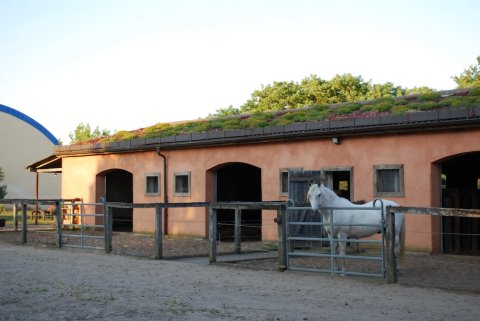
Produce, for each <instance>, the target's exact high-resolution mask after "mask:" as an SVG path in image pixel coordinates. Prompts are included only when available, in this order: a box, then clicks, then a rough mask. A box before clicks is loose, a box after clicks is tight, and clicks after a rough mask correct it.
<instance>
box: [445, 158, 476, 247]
mask: <svg viewBox="0 0 480 321" xmlns="http://www.w3.org/2000/svg"><path fill="white" fill-rule="evenodd" d="M479 164H480V152H476V153H468V154H461V155H457V156H454V157H452V158H449V159H448V160H445V161H444V162H442V164H441V169H442V207H447V208H467V209H480V166H479ZM479 234H480V219H478V218H469V217H443V218H442V247H443V253H452V254H474V255H480V236H479Z"/></svg>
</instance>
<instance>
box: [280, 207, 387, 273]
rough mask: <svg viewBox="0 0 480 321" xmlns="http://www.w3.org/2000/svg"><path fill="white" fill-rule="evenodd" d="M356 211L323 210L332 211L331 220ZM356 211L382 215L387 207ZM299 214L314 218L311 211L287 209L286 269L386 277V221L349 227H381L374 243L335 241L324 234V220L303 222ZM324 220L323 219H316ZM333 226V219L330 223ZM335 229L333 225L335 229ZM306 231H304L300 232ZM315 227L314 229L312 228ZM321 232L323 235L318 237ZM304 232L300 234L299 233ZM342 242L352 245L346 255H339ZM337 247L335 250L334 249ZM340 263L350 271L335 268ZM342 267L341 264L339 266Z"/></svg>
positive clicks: (351, 240) (301, 208) (366, 208)
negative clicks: (373, 212)
mask: <svg viewBox="0 0 480 321" xmlns="http://www.w3.org/2000/svg"><path fill="white" fill-rule="evenodd" d="M351 209H352V208H349V207H347V208H340V207H335V208H333V207H332V208H323V210H326V211H328V214H329V215H330V217H332V216H333V215H335V211H336V210H351ZM355 209H356V210H359V209H361V210H378V211H381V212H382V217H384V215H383V206H382V207H381V208H378V207H362V208H355ZM298 212H307V213H308V214H307V216H310V217H311V216H313V215H312V214H311V212H310V208H309V207H287V209H286V215H285V216H286V217H285V219H286V222H285V223H286V241H287V244H286V247H287V253H286V268H287V269H290V270H299V271H309V272H329V273H333V274H348V275H362V276H370V277H381V278H384V277H385V249H384V240H385V233H384V231H385V220H384V219H382V221H381V222H379V223H378V224H377V225H365V224H363V225H359V224H356V225H348V226H373V227H378V228H379V230H380V231H381V232H380V237H379V238H373V239H333V237H332V238H329V237H328V235H325V234H326V233H324V228H323V226H324V223H323V222H321V220H318V221H314V220H311V219H307V220H305V219H303V220H299V218H301V216H299V215H298V214H297V213H298ZM316 216H317V217H321V215H316ZM330 221H331V222H332V219H330ZM334 226H335V225H333V224H330V227H331V228H332V229H333V227H334ZM300 227H304V229H300ZM312 227H313V228H312ZM319 229H321V230H322V232H321V233H318V230H319ZM299 231H300V232H299ZM338 242H347V244H348V243H349V244H350V245H357V246H350V248H349V250H347V253H346V255H340V254H337V253H336V251H335V249H336V245H337V243H338ZM332 244H333V246H331V245H332ZM360 244H365V245H366V246H365V248H362V250H361V251H360V247H359V245H360ZM337 259H345V260H346V261H348V265H347V267H346V268H347V270H346V271H342V270H341V269H337V268H338V267H339V264H336V265H337V268H335V262H336V260H337ZM337 263H339V262H337Z"/></svg>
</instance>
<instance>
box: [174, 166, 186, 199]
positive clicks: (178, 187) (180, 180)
mask: <svg viewBox="0 0 480 321" xmlns="http://www.w3.org/2000/svg"><path fill="white" fill-rule="evenodd" d="M174 177H175V180H174V182H175V195H177V196H190V172H184V173H174Z"/></svg>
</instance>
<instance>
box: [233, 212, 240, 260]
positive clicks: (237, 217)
mask: <svg viewBox="0 0 480 321" xmlns="http://www.w3.org/2000/svg"><path fill="white" fill-rule="evenodd" d="M241 240H242V210H241V209H239V208H236V209H235V247H234V251H235V253H236V254H240V252H241Z"/></svg>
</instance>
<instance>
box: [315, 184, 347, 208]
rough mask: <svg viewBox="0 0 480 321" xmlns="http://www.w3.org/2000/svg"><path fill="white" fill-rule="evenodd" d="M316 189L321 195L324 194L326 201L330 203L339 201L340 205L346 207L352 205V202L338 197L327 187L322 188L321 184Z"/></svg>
mask: <svg viewBox="0 0 480 321" xmlns="http://www.w3.org/2000/svg"><path fill="white" fill-rule="evenodd" d="M318 188H319V189H320V191H321V192H322V193H324V194H325V195H326V196H327V197H328V199H329V200H330V201H337V202H338V201H341V202H342V203H345V204H346V205H347V204H348V205H353V203H352V202H350V201H349V200H347V199H346V198H344V197H340V196H338V195H337V194H336V193H335V192H334V191H332V190H331V189H329V188H328V187H326V186H324V185H323V184H321V185H318Z"/></svg>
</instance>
